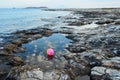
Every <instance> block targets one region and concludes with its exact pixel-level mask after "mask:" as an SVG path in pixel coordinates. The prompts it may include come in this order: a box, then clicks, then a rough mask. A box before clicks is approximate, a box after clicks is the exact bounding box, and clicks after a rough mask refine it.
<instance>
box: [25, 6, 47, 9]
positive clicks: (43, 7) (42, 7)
mask: <svg viewBox="0 0 120 80" xmlns="http://www.w3.org/2000/svg"><path fill="white" fill-rule="evenodd" d="M25 8H26V9H47V8H48V7H45V6H41V7H25Z"/></svg>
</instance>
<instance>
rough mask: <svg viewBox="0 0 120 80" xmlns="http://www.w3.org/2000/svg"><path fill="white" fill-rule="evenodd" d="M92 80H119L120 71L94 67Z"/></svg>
mask: <svg viewBox="0 0 120 80" xmlns="http://www.w3.org/2000/svg"><path fill="white" fill-rule="evenodd" d="M91 79H92V80H101V79H102V80H119V79H120V71H119V70H116V69H111V68H109V69H107V68H106V67H94V68H92V69H91Z"/></svg>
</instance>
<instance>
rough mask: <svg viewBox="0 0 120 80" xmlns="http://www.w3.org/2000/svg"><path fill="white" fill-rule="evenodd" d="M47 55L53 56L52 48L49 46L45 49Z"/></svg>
mask: <svg viewBox="0 0 120 80" xmlns="http://www.w3.org/2000/svg"><path fill="white" fill-rule="evenodd" d="M47 55H48V56H54V50H53V49H51V48H49V49H48V50H47Z"/></svg>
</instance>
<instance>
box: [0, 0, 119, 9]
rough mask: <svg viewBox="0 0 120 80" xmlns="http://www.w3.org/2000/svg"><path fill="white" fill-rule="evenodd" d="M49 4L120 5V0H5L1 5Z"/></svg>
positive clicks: (72, 5)
mask: <svg viewBox="0 0 120 80" xmlns="http://www.w3.org/2000/svg"><path fill="white" fill-rule="evenodd" d="M26 6H48V7H51V8H58V7H62V8H64V7H65V8H89V7H120V1H119V0H91V1H90V0H3V1H1V2H0V7H26Z"/></svg>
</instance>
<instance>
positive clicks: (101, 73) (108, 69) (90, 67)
mask: <svg viewBox="0 0 120 80" xmlns="http://www.w3.org/2000/svg"><path fill="white" fill-rule="evenodd" d="M119 14H120V10H119V9H117V10H116V9H115V10H114V9H111V10H110V9H109V10H103V11H102V10H95V11H93V10H88V11H86V10H85V11H83V10H82V11H81V10H74V11H73V12H72V15H71V16H66V17H65V16H64V17H63V16H58V18H59V19H64V20H63V23H65V24H67V25H68V26H76V27H78V28H79V27H81V26H82V25H89V24H91V23H92V22H95V23H96V24H98V27H95V28H88V29H81V30H79V29H75V28H74V27H62V26H61V28H59V29H58V30H53V29H51V28H39V27H38V28H35V29H29V30H22V31H16V32H13V33H11V34H10V35H8V36H1V38H3V39H5V41H4V42H1V43H0V46H1V48H0V57H1V59H0V63H1V64H0V80H83V79H84V80H120V16H119ZM91 27H92V26H91ZM54 33H61V34H66V38H68V39H71V40H72V41H73V42H72V44H71V45H69V46H67V47H66V49H67V50H68V51H69V52H68V53H67V54H65V55H63V57H64V58H65V61H66V63H65V65H64V68H62V69H57V68H56V69H53V70H50V71H44V70H42V69H41V66H40V65H30V64H26V63H25V61H24V60H23V59H22V58H21V57H19V56H16V55H15V54H17V53H19V52H24V51H25V49H24V48H23V47H22V44H24V43H28V42H30V41H32V40H36V39H39V38H42V37H43V36H51V35H52V34H54ZM63 57H62V58H63Z"/></svg>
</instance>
